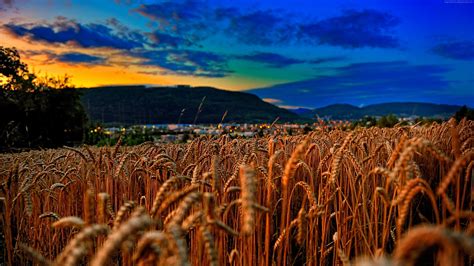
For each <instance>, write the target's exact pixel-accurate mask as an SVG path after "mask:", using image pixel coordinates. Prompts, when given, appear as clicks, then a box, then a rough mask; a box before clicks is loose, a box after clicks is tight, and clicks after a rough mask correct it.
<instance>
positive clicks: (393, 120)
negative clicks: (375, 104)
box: [377, 114, 398, 127]
mask: <svg viewBox="0 0 474 266" xmlns="http://www.w3.org/2000/svg"><path fill="white" fill-rule="evenodd" d="M397 123H398V118H397V117H396V116H395V115H393V114H390V115H385V116H382V117H381V118H380V119H379V120H378V121H377V126H379V127H393V126H395V125H396V124H397Z"/></svg>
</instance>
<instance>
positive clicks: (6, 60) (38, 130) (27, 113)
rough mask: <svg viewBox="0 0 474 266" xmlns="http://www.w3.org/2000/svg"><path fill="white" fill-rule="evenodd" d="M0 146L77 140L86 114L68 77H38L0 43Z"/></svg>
mask: <svg viewBox="0 0 474 266" xmlns="http://www.w3.org/2000/svg"><path fill="white" fill-rule="evenodd" d="M0 113H1V114H2V115H1V116H0V149H10V148H13V147H19V148H25V147H28V148H33V147H56V146H61V145H64V144H72V143H79V142H81V141H82V138H83V131H84V130H83V129H84V125H85V122H86V120H87V119H86V115H85V112H84V109H83V107H82V105H81V102H80V95H79V93H78V91H77V90H75V89H74V88H73V86H72V85H70V83H69V77H68V76H65V77H63V78H54V77H37V76H36V75H35V74H34V73H30V72H29V70H28V66H27V65H26V64H25V63H24V62H22V61H21V58H20V55H19V53H18V51H17V50H16V49H15V48H5V47H2V46H0Z"/></svg>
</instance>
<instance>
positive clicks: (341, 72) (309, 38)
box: [0, 0, 474, 108]
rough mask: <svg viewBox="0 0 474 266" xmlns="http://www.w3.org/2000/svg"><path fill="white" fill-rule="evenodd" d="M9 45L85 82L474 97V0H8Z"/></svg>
mask: <svg viewBox="0 0 474 266" xmlns="http://www.w3.org/2000/svg"><path fill="white" fill-rule="evenodd" d="M0 46H6V47H16V48H17V49H18V50H19V52H20V55H21V58H22V60H24V61H25V62H26V63H28V65H29V67H30V69H31V70H34V71H35V72H37V73H39V74H45V75H50V76H55V75H64V74H68V75H70V76H72V82H73V83H74V84H75V85H76V86H77V87H84V86H86V87H90V86H104V85H127V84H145V85H176V84H189V85H192V86H213V87H216V88H220V89H226V90H239V91H246V92H250V93H254V94H256V95H258V96H259V97H261V98H262V99H264V100H265V101H267V102H270V103H273V104H276V105H278V106H281V107H285V108H298V107H307V108H314V107H321V106H325V105H328V104H334V103H349V104H353V105H356V106H364V105H368V104H373V103H381V102H394V101H401V102H403V101H411V102H419V101H421V102H433V103H446V104H458V105H463V104H467V105H469V106H474V0H423V1H422V0H355V1H351V0H331V1H329V0H324V1H323V0H306V1H303V0H292V1H288V0H255V1H243V0H220V1H217V0H170V1H147V0H141V1H140V0H115V1H114V0H109V1H105V0H64V1H55V0H36V1H28V0H0Z"/></svg>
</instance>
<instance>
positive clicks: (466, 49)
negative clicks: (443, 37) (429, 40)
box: [431, 41, 474, 60]
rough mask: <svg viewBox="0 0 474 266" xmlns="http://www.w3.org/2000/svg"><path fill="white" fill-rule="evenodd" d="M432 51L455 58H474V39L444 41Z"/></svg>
mask: <svg viewBox="0 0 474 266" xmlns="http://www.w3.org/2000/svg"><path fill="white" fill-rule="evenodd" d="M431 51H432V52H433V53H435V54H437V55H439V56H442V57H446V58H449V59H455V60H474V41H452V42H444V43H440V44H437V45H436V46H434V47H433V48H432V49H431Z"/></svg>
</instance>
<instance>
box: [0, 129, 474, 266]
mask: <svg viewBox="0 0 474 266" xmlns="http://www.w3.org/2000/svg"><path fill="white" fill-rule="evenodd" d="M473 132H474V123H473V122H470V121H462V122H461V123H459V124H456V123H455V122H454V121H450V122H448V123H444V124H441V125H437V124H435V125H432V126H429V127H419V126H413V127H397V128H392V129H388V128H383V129H380V128H370V129H357V130H355V131H353V132H345V131H340V130H333V131H327V132H326V131H322V130H321V131H315V132H311V133H310V134H308V135H304V136H295V137H283V136H281V137H280V136H275V137H264V138H255V139H230V138H229V137H227V136H223V137H220V138H211V137H201V138H199V139H196V140H194V141H193V142H192V143H190V144H186V145H182V144H166V145H155V144H153V143H146V144H143V145H140V146H136V147H121V146H120V143H119V144H118V145H117V146H116V147H111V148H95V147H83V148H80V149H73V148H64V149H57V150H44V151H31V152H28V153H21V154H3V155H0V181H1V188H2V191H1V192H0V206H1V219H2V220H1V223H2V230H3V240H2V242H3V243H2V245H1V246H2V247H3V248H4V250H5V254H4V257H3V258H4V260H5V261H6V264H7V265H24V264H27V263H29V262H31V261H34V263H35V264H37V265H84V264H90V265H94V266H96V265H108V264H110V263H114V265H117V264H118V265H209V264H210V265H229V264H230V265H301V264H307V265H341V264H342V265H348V264H350V263H355V264H360V265H398V264H402V265H416V264H417V263H419V262H420V261H421V260H420V258H422V259H423V260H424V261H428V262H432V263H435V262H436V263H439V264H444V265H448V264H449V265H456V264H458V265H468V264H471V263H472V262H473V253H474V240H473V234H474V223H473V219H474V212H473V209H472V206H473V204H472V203H473V197H474V195H473V193H474V192H473V189H472V188H473V186H474V184H473V179H474V173H473V168H474V161H473V160H474V148H473V145H474V141H473V140H474V133H473Z"/></svg>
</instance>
